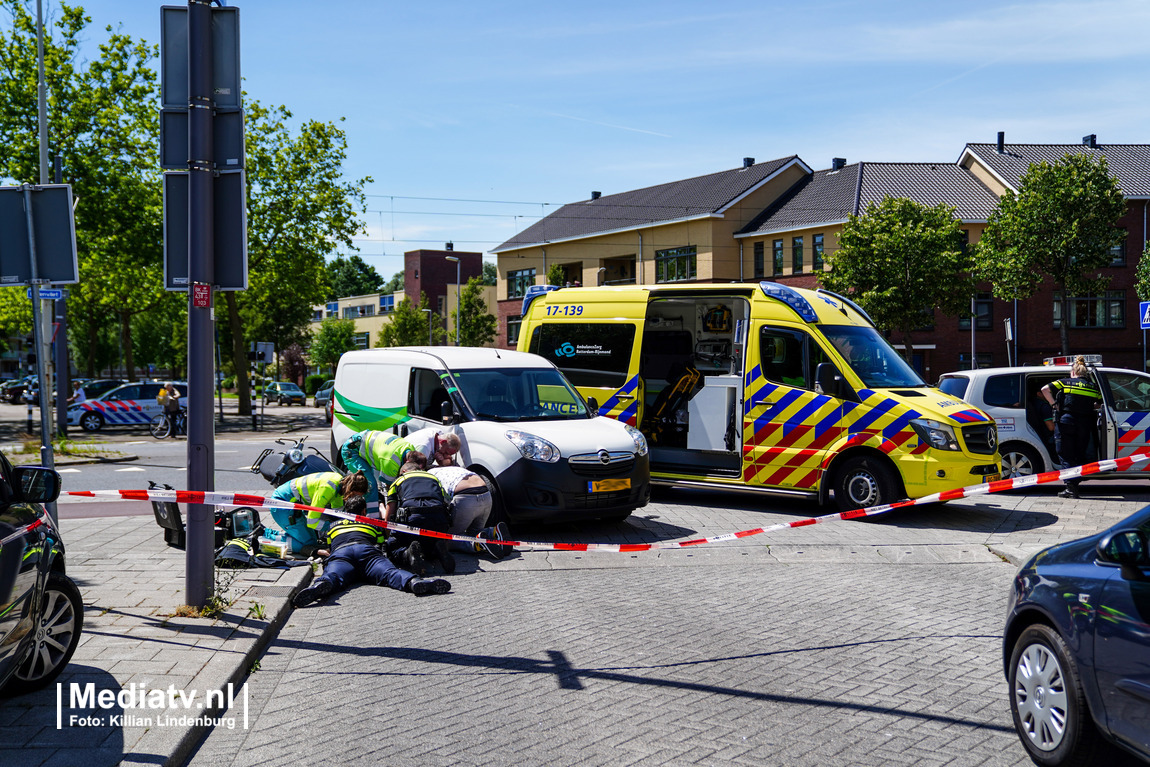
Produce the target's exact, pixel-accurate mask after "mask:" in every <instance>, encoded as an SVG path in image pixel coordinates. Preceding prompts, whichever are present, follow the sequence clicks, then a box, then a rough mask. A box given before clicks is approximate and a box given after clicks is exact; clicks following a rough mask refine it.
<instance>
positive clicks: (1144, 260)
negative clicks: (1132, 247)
mask: <svg viewBox="0 0 1150 767" xmlns="http://www.w3.org/2000/svg"><path fill="white" fill-rule="evenodd" d="M1134 292H1135V293H1137V294H1138V300H1139V301H1150V245H1147V246H1146V250H1144V251H1142V256H1141V257H1140V258H1139V259H1138V266H1136V267H1135V268H1134Z"/></svg>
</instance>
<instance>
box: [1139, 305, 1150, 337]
mask: <svg viewBox="0 0 1150 767" xmlns="http://www.w3.org/2000/svg"><path fill="white" fill-rule="evenodd" d="M1138 315H1139V316H1140V317H1141V318H1142V329H1143V330H1150V301H1143V302H1142V303H1140V304H1138Z"/></svg>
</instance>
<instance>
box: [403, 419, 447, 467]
mask: <svg viewBox="0 0 1150 767" xmlns="http://www.w3.org/2000/svg"><path fill="white" fill-rule="evenodd" d="M436 434H439V429H435V428H429V429H420V430H419V431H413V432H411V434H408V435H407V436H406V437H404V439H406V440H407V441H408V442H410V443H411V445H412V447H414V448H415V449H416V450H418V451H419V452H421V453H423V454H424V455H425V456H427V462H428V463H433V462H434V461H435V435H436Z"/></svg>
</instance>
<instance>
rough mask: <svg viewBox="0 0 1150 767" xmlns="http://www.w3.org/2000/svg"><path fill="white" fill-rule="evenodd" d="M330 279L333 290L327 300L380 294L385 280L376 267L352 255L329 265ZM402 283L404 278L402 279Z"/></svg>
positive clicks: (335, 260)
mask: <svg viewBox="0 0 1150 767" xmlns="http://www.w3.org/2000/svg"><path fill="white" fill-rule="evenodd" d="M327 273H328V279H330V280H331V289H330V290H329V291H328V292H327V300H328V301H334V300H336V299H337V298H346V297H347V296H366V295H368V294H369V293H378V292H380V290H379V288H380V285H382V284H383V278H382V277H380V276H379V272H377V271H376V270H375V267H373V266H370V265H369V264H368V263H367V262H366V261H364V260H363V259H362V258H360V257H359V256H357V255H355V254H352V255H351V256H350V257H348V258H344V257H343V256H339V257H338V258H336V259H334V260H333V261H331V262H330V263H329V264H328V265H327ZM400 280H401V282H402V277H401V278H400Z"/></svg>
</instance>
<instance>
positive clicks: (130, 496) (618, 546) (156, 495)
mask: <svg viewBox="0 0 1150 767" xmlns="http://www.w3.org/2000/svg"><path fill="white" fill-rule="evenodd" d="M1147 460H1150V455H1131V456H1126V457H1125V458H1117V459H1111V460H1106V461H1096V462H1094V463H1088V464H1086V465H1084V466H1075V467H1073V468H1070V469H1062V470H1060V471H1046V472H1043V473H1041V474H1031V475H1029V476H1026V477H1017V478H1015V479H1000V480H997V481H995V482H987V483H985V484H981V485H971V486H970V487H963V488H959V489H957V490H946V491H944V492H941V493H934V494H933V495H927V496H924V497H922V498H915V499H914V500H907V501H899V502H897V503H888V504H885V505H883V506H871V507H869V508H866V509H856V510H854V511H843V512H839V513H837V514H825V515H823V516H821V517H809V518H807V519H799V520H796V521H794V522H783V523H780V524H777V525H771V526H769V527H756V528H752V529H750V530H740V531H738V532H734V533H724V534H723V535H715V536H711V537H709V538H694V539H692V540H687V541H673V542H666V543H548V542H541V541H499V545H501V546H515V547H521V548H532V549H549V550H551V551H607V552H625V553H631V552H636V551H653V550H656V549H684V548H687V547H689V546H701V545H703V544H705V543H723V542H726V541H735V540H738V539H740V538H748V537H750V536H752V535H762V534H763V533H770V532H774V531H776V530H784V529H786V528H788V527H806V526H808V525H816V524H819V523H820V522H833V521H835V520H840V519H859V518H861V517H876V516H878V515H880V514H885V513H886V512H888V511H892V510H894V509H905V508H909V507H911V506H922V505H925V504H928V503H938V502H939V501H953V500H955V499H958V498H969V497H970V496H972V495H985V494H987V493H1001V492H1003V491H1005V490H1015V489H1017V488H1020V487H1032V486H1034V485H1042V484H1045V483H1047V482H1056V481H1058V480H1065V479H1073V478H1075V477H1086V476H1089V475H1091V474H1099V473H1103V472H1108V471H1123V470H1125V469H1128V468H1129V467H1130V466H1132V465H1134V464H1135V463H1139V462H1141V461H1147ZM62 495H75V496H81V497H89V498H90V497H95V496H103V495H111V496H116V497H119V498H123V499H125V500H130V501H175V502H176V503H202V504H207V505H209V506H254V507H256V508H265V509H298V510H300V511H309V510H313V509H315V508H316V507H313V506H305V505H303V504H301V503H290V502H288V501H281V500H278V499H275V498H265V497H264V496H262V495H245V494H243V493H209V492H192V491H190V490H77V491H72V492H68V493H62ZM319 511H322V512H323V513H324V514H325V515H326V516H329V517H336V518H338V519H348V520H353V521H355V522H362V523H364V524H368V525H374V526H376V527H382V528H387V529H388V530H397V531H399V532H403V533H414V534H416V535H422V536H426V537H429V538H442V539H444V540H450V541H470V542H482V541H484V539H482V538H471V537H468V536H466V535H451V534H450V533H440V532H436V531H434V530H423V529H421V528H418V527H408V526H406V525H400V524H397V523H395V522H383V521H381V520H378V519H371V518H370V517H361V516H356V515H355V514H348V513H346V512H342V511H336V510H334V509H319Z"/></svg>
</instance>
